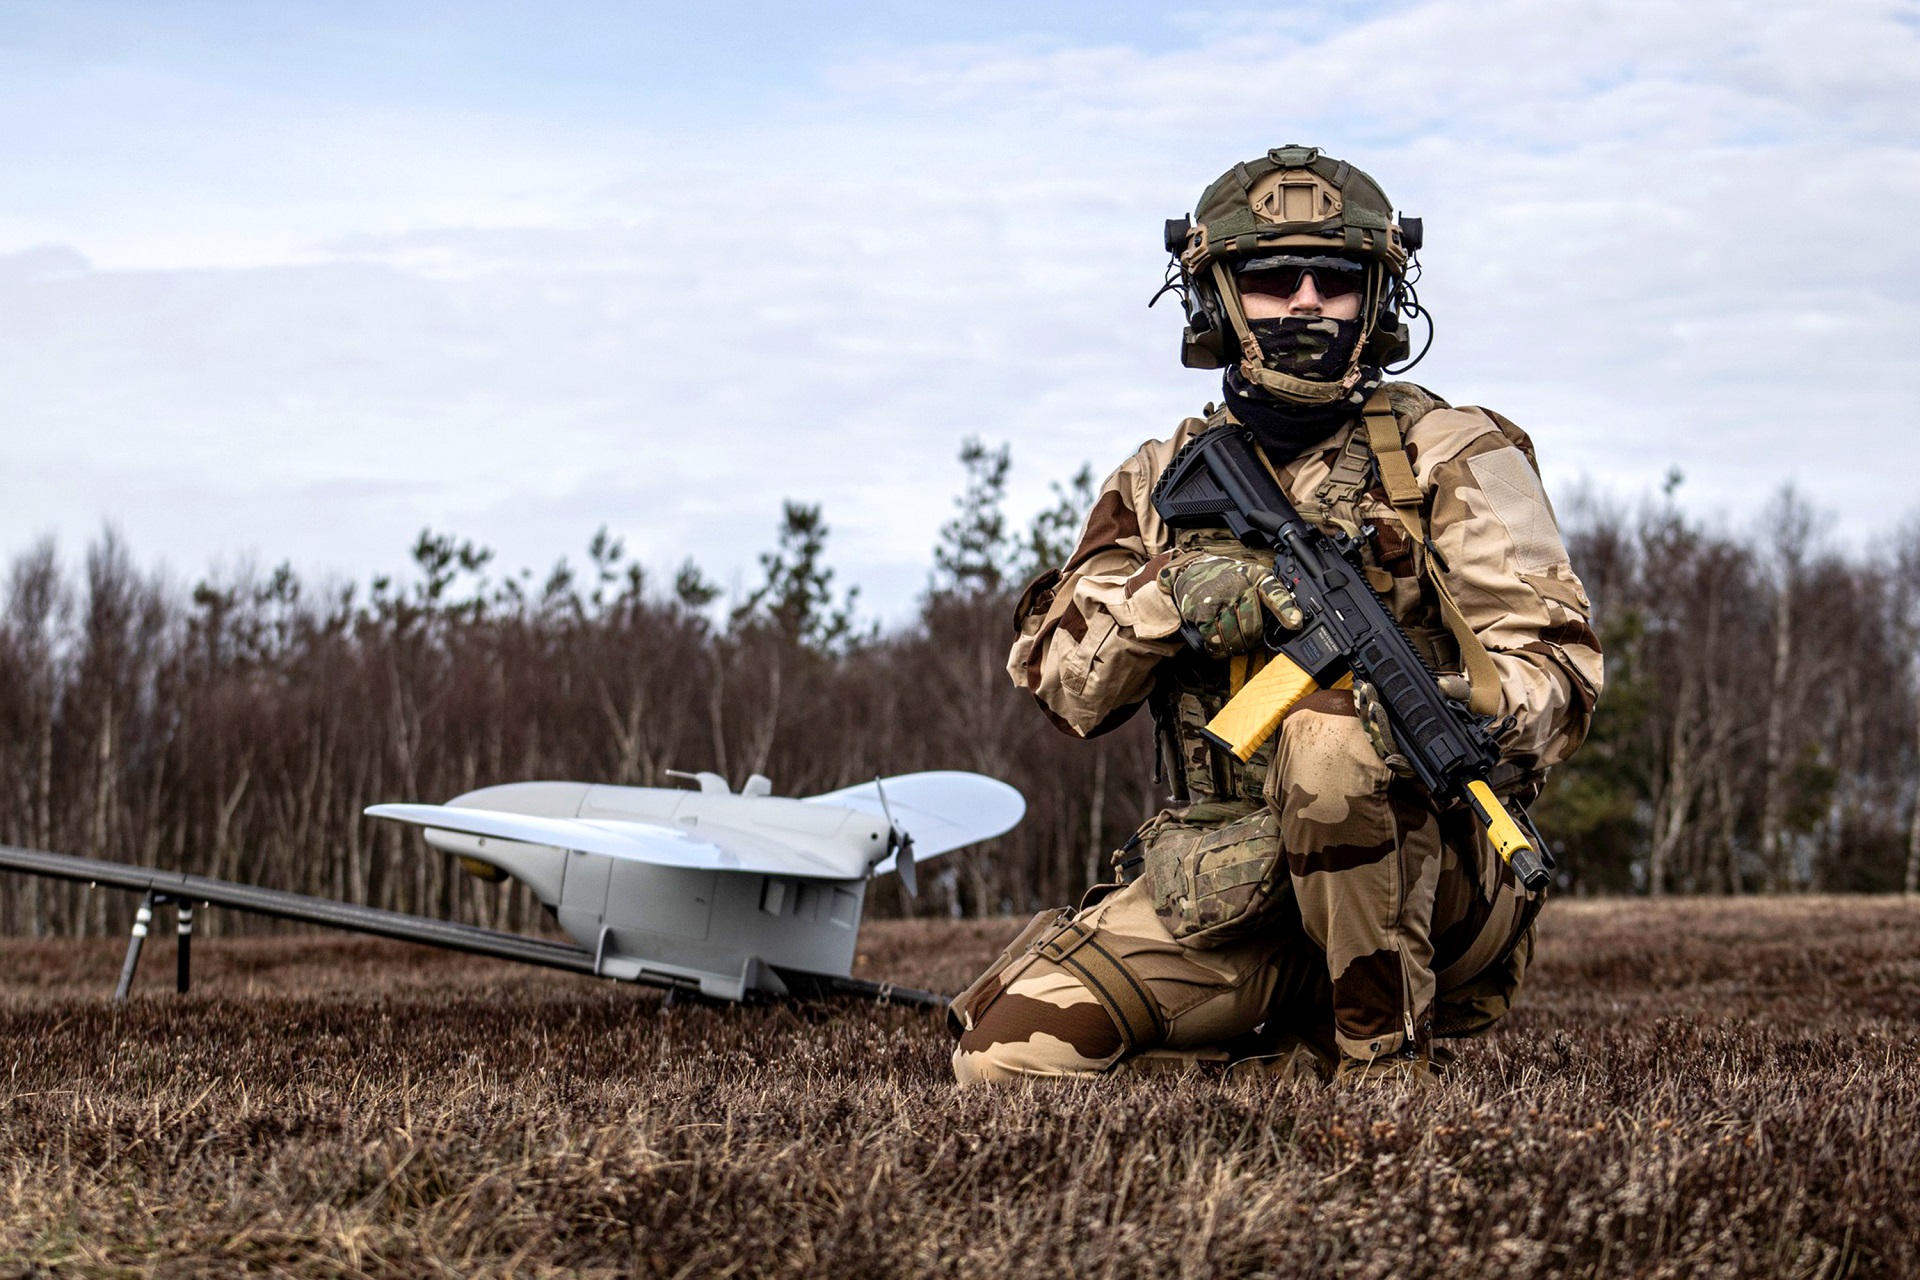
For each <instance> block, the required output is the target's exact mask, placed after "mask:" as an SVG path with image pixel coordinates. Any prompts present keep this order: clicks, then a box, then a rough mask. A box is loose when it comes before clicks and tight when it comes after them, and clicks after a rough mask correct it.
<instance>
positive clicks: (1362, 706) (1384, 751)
mask: <svg viewBox="0 0 1920 1280" xmlns="http://www.w3.org/2000/svg"><path fill="white" fill-rule="evenodd" d="M1353 708H1354V710H1356V711H1358V712H1359V713H1360V723H1361V724H1362V725H1363V726H1365V728H1366V730H1367V741H1368V742H1371V743H1372V744H1373V751H1374V754H1375V755H1377V756H1379V757H1380V759H1381V760H1383V761H1385V762H1386V766H1387V768H1389V769H1391V770H1393V771H1394V772H1395V773H1397V774H1399V775H1400V776H1401V777H1403V778H1410V777H1412V776H1413V765H1411V764H1410V763H1408V761H1407V758H1406V757H1405V756H1404V755H1402V754H1400V744H1399V743H1398V742H1395V741H1394V738H1393V727H1392V726H1391V725H1390V724H1388V723H1387V706H1386V704H1385V703H1384V702H1382V701H1380V691H1379V690H1378V689H1376V688H1374V687H1373V685H1372V684H1371V683H1370V682H1368V681H1366V680H1362V679H1361V678H1360V677H1359V676H1357V675H1356V676H1355V677H1354V679H1353Z"/></svg>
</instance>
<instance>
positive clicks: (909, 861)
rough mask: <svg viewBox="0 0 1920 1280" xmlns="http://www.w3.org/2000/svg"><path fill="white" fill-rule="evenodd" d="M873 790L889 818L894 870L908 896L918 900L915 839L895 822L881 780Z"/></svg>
mask: <svg viewBox="0 0 1920 1280" xmlns="http://www.w3.org/2000/svg"><path fill="white" fill-rule="evenodd" d="M873 789H874V792H875V793H876V794H877V795H878V796H879V797H880V812H881V813H883V814H885V815H886V818H887V852H888V853H890V854H892V855H894V857H893V869H894V870H895V871H897V872H899V873H900V883H901V884H903V885H905V886H906V888H907V896H908V897H909V898H917V897H919V896H920V884H919V876H918V875H916V874H915V873H914V866H913V837H912V836H911V835H908V834H907V832H906V831H905V830H903V829H902V828H901V827H900V824H899V823H897V822H895V821H894V820H893V809H892V807H891V806H890V805H888V804H887V791H886V788H885V787H882V786H881V785H880V779H879V778H875V779H874V780H873Z"/></svg>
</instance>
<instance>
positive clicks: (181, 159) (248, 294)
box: [0, 0, 1920, 622]
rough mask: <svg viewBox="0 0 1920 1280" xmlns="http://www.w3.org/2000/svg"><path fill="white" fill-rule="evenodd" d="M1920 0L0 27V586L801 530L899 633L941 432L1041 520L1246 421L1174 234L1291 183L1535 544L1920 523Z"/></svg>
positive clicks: (100, 16)
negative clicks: (413, 550) (1231, 190)
mask: <svg viewBox="0 0 1920 1280" xmlns="http://www.w3.org/2000/svg"><path fill="white" fill-rule="evenodd" d="M1917 91H1920V0H1825V2H1824V3H1818V4H1815V3H1777V2H1772V0H1738V2H1737V3H1736V2H1733V0H1691V2H1690V3H1687V4H1677V3H1675V4H1653V3H1633V2H1629V0H1553V2H1552V3H1546V2H1543V0H1410V2H1405V3H1334V4H1328V3H1324V2H1323V3H1317V4H1313V5H1302V4H1285V3H1280V4H1269V5H1266V6H1264V7H1261V8H1258V9H1201V8H1190V9H1179V8H1166V7H1163V6H1159V5H1151V6H1150V5H1145V4H1133V3H1103V4H1093V3H1064V4H1053V5H1047V6H1036V5H1030V4H1028V5H1015V4H1011V3H1000V2H998V0H990V2H985V3H982V2H975V3H969V4H966V5H952V6H944V5H932V4H924V3H908V2H901V3H883V2H881V0H863V2H859V3H848V4H837V5H833V6H830V7H829V6H819V7H815V6H794V5H779V4H772V3H736V2H730V0H720V2H718V3H708V4H703V5H700V6H687V5H672V6H669V5H653V4H641V3H626V4H616V3H604V2H596V3H588V2H585V0H545V2H543V3H540V4H531V3H524V4H506V3H489V2H487V0H468V2H466V3H462V4H459V5H457V6H456V5H454V4H451V3H447V4H440V3H424V2H417V3H409V2H407V0H389V2H387V3H361V2H358V0H331V2H328V3H316V2H312V0H277V2H276V3H274V4H271V5H267V4H259V3H234V2H215V0H197V2H188V0H136V2H133V3H118V2H107V0H58V2H57V3H56V2H55V0H0V431H4V435H0V439H4V440H5V441H6V453H5V459H6V466H7V470H8V473H9V476H10V480H11V483H10V484H9V485H8V486H7V491H6V492H7V495H8V499H9V500H8V501H7V502H6V503H4V504H0V555H11V554H15V553H18V552H19V551H21V550H23V549H24V548H26V547H27V546H29V545H30V544H31V543H32V542H33V541H34V540H35V539H36V538H38V537H41V536H44V535H46V534H48V533H52V534H54V535H56V536H57V537H58V539H59V541H60V545H61V546H62V548H63V549H64V551H65V552H66V553H67V554H69V555H70V556H71V555H74V554H76V553H77V552H78V550H79V549H80V548H81V547H83V546H84V545H85V544H86V543H87V542H88V540H89V539H91V538H93V537H96V536H97V535H98V533H99V531H100V530H101V529H102V528H103V527H104V526H106V525H107V524H111V525H113V526H115V527H116V528H118V529H119V530H120V531H121V532H122V533H123V534H124V536H125V538H126V540H127V542H128V543H129V544H130V546H131V548H132V550H133V552H134V554H135V556H136V557H137V558H139V559H142V560H143V561H145V562H147V563H150V564H161V565H164V566H165V568H166V571H167V572H168V573H169V574H170V575H172V576H173V577H175V578H177V579H178V580H180V581H182V582H190V581H192V580H194V579H196V578H198V577H200V576H202V575H205V574H207V573H209V572H215V573H219V574H227V575H231V574H233V573H236V572H239V571H240V570H241V567H242V566H244V565H246V564H248V563H254V564H259V565H263V566H270V565H272V564H274V563H278V562H279V561H281V560H283V559H285V560H290V561H291V562H292V563H293V564H294V565H295V566H296V567H297V568H299V569H300V570H301V571H302V572H303V573H305V574H308V575H310V576H326V575H333V576H336V577H339V578H345V579H356V580H361V581H364V580H365V579H366V578H367V577H368V576H369V575H371V574H373V573H376V572H380V573H399V574H402V575H404V573H405V570H406V567H407V549H408V547H410V546H411V544H412V542H413V539H414V538H415V536H416V535H417V534H418V533H419V531H420V530H421V529H422V528H428V527H430V528H433V529H435V530H439V531H443V532H449V533H453V534H456V535H458V536H461V537H466V538H472V539H474V540H475V541H478V542H480V543H483V544H485V545H488V546H490V547H492V548H494V549H495V550H496V552H497V553H498V557H499V560H500V562H501V563H502V564H504V565H506V566H508V567H519V566H523V565H524V566H531V567H533V568H534V569H535V570H536V571H537V572H544V570H545V568H546V567H547V566H548V565H550V564H551V563H552V562H553V561H554V560H555V559H557V558H558V557H560V556H562V555H571V556H572V557H573V558H574V559H575V561H576V562H577V561H578V560H579V559H580V558H581V554H582V549H583V548H584V547H585V545H586V543H587V541H588V539H589V538H590V537H591V536H592V534H593V532H594V530H596V529H597V528H599V527H601V526H602V525H604V526H606V527H608V528H609V529H610V530H611V532H612V533H614V534H615V535H617V536H620V537H622V538H624V540H625V542H626V545H627V547H628V549H629V550H630V551H631V552H632V553H633V554H634V555H635V556H636V557H637V558H638V559H639V560H640V561H641V562H642V563H644V564H645V565H647V566H648V567H649V568H651V569H653V570H655V571H656V573H657V574H659V575H662V576H665V575H668V574H670V573H671V570H672V567H673V566H675V565H677V564H679V563H680V562H681V561H682V560H684V559H686V558H687V557H689V556H691V557H693V558H694V559H695V560H696V561H697V562H698V563H699V564H700V565H701V566H702V567H703V568H704V569H705V570H706V572H707V573H708V575H709V576H710V577H712V578H714V579H716V580H718V581H719V582H721V583H722V584H724V585H726V586H728V587H729V588H730V589H731V590H733V591H734V592H736V593H738V592H741V591H744V590H746V589H748V588H750V587H751V586H752V585H753V583H754V582H755V581H756V579H757V572H758V571H757V567H756V556H757V554H758V553H759V552H760V551H762V550H764V549H766V548H767V547H768V546H770V545H771V543H772V540H773V537H774V532H775V529H776V528H777V525H778V523H779V519H780V509H781V503H782V502H783V501H784V500H788V499H792V500H797V501H804V502H817V503H820V504H821V505H822V506H823V507H824V510H825V516H826V520H827V522H828V524H829V526H830V527H831V529H832V536H831V540H830V544H829V559H830V561H831V563H832V564H833V565H834V566H835V567H836V568H837V569H838V571H839V580H840V581H841V582H842V583H856V584H858V585H859V586H860V587H861V589H862V593H863V594H862V605H863V608H864V609H865V611H866V613H867V614H868V615H869V616H871V617H875V618H878V619H881V620H883V621H889V622H893V621H899V620H901V619H903V618H905V617H906V616H908V615H909V614H910V613H911V612H912V609H913V607H914V602H915V599H916V597H917V596H918V595H919V593H920V592H921V591H923V590H924V588H925V586H926V581H927V572H928V567H929V565H930V562H931V549H932V547H933V544H934V542H935V540H936V538H937V536H938V531H939V528H940V525H941V524H942V523H943V522H944V521H945V520H947V519H948V518H949V517H950V516H951V514H952V510H953V496H954V495H955V494H956V493H957V492H958V491H959V489H960V486H961V483H962V473H961V468H960V464H959V462H958V459H957V455H958V452H959V449H960V446H961V443H962V441H963V440H964V439H965V438H967V437H968V436H978V437H980V438H981V439H983V440H985V441H986V442H987V443H989V444H992V445H997V444H1000V443H1006V444H1008V445H1009V446H1010V447H1011V449H1012V453H1013V459H1014V467H1013V479H1012V491H1011V497H1010V502H1009V507H1010V511H1011V513H1012V514H1013V515H1014V516H1016V517H1017V518H1022V519H1024V518H1025V517H1026V516H1027V515H1028V514H1030V513H1031V512H1033V511H1034V510H1037V509H1038V508H1040V507H1041V506H1043V505H1045V504H1046V503H1047V502H1048V501H1049V487H1050V485H1051V484H1052V483H1053V482H1056V481H1060V480H1064V479H1066V478H1067V477H1069V476H1070V475H1071V474H1072V473H1073V472H1074V471H1075V470H1077V469H1078V468H1079V467H1080V466H1081V465H1082V464H1083V463H1091V464H1092V466H1093V468H1094V470H1095V471H1096V472H1104V471H1105V470H1107V469H1110V468H1111V467H1112V466H1114V465H1116V464H1117V463H1118V462H1119V461H1120V460H1121V459H1123V458H1124V457H1125V456H1126V455H1127V454H1129V453H1130V452H1131V451H1132V450H1133V449H1134V448H1135V447H1137V446H1138V444H1139V443H1140V442H1141V441H1143V440H1145V439H1148V438H1150V437H1157V436H1164V435H1166V434H1168V433H1169V432H1170V431H1171V430H1172V429H1173V427H1174V426H1175V424H1176V423H1177V422H1178V421H1179V419H1180V418H1182V417H1184V416H1186V415H1188V414H1190V413H1194V412H1196V411H1198V409H1199V408H1200V406H1201V405H1202V404H1203V403H1204V402H1206V401H1208V400H1209V399H1213V398H1217V395H1218V381H1217V380H1218V375H1217V374H1212V373H1205V372H1199V371H1192V370H1185V369H1182V368H1181V367H1180V365H1179V361H1178V355H1177V352H1178V333H1179V319H1178V315H1177V309H1176V308H1174V307H1172V306H1169V305H1166V304H1163V305H1162V306H1160V307H1158V308H1156V309H1154V310H1151V311H1149V310H1148V309H1147V307H1146V301H1147V299H1148V297H1149V296H1150V295H1151V294H1152V293H1153V291H1154V289H1155V288H1156V287H1157V286H1158V284H1159V281H1160V278H1161V275H1162V272H1163V270H1164V267H1165V257H1164V253H1163V251H1162V249H1161V246H1160V235H1161V231H1160V228H1161V224H1162V222H1163V221H1164V220H1165V219H1166V218H1169V217H1178V216H1179V215H1181V214H1183V213H1186V212H1188V211H1189V210H1190V209H1191V208H1192V206H1193V203H1194V200H1195V198H1196V197H1197V195H1198V193H1199V192H1200V190H1201V189H1202V188H1203V187H1204V186H1205V185H1206V184H1207V183H1208V182H1209V181H1210V180H1212V179H1213V178H1214V177H1215V176H1217V175H1218V174H1219V173H1221V172H1222V171H1223V170H1225V169H1227V168H1229V167H1231V165H1232V164H1233V163H1234V162H1235V161H1237V160H1241V159H1245V158H1249V157H1252V156H1256V155H1259V154H1261V153H1263V152H1264V151H1265V150H1266V149H1267V148H1269V147H1272V146H1277V145H1282V144H1286V143H1295V142H1298V143H1302V144H1309V145H1318V146H1320V147H1322V148H1323V149H1325V150H1326V151H1328V152H1329V153H1331V154H1333V155H1336V156H1339V157H1341V158H1343V159H1347V160H1350V161H1352V162H1354V163H1355V164H1357V165H1359V166H1360V167H1361V168H1363V169H1365V170H1367V171H1368V172H1369V173H1371V174H1372V175H1373V176H1374V177H1375V178H1376V179H1378V180H1379V181H1380V183H1381V184H1382V186H1383V187H1384V188H1385V189H1386V191H1387V192H1388V193H1389V195H1390V196H1391V197H1392V198H1393V200H1394V201H1395V203H1396V205H1397V206H1398V207H1400V208H1401V209H1403V210H1405V211H1406V212H1407V213H1409V214H1414V215H1418V216H1420V217H1422V218H1423V219H1424V220H1425V225H1426V240H1427V248H1426V249H1425V250H1424V251H1423V252H1422V254H1421V258H1422V261H1423V264H1424V270H1425V276H1424V279H1423V281H1422V284H1421V295H1422V297H1423V299H1424V300H1425V301H1426V302H1427V304H1428V305H1429V307H1430V308H1431V310H1432V311H1433V312H1434V313H1435V315H1436V316H1437V319H1438V326H1439V327H1438V333H1437V337H1436V341H1435V343H1434V348H1433V352H1432V354H1431V355H1430V356H1429V357H1428V358H1427V360H1426V361H1425V362H1424V363H1423V364H1422V365H1421V366H1420V367H1419V369H1418V370H1416V371H1414V372H1413V373H1412V374H1410V375H1408V376H1410V377H1412V378H1414V379H1416V380H1418V381H1420V382H1421V383H1423V384H1424V385H1426V386H1429V387H1431V388H1432V389H1434V390H1435V391H1436V392H1438V393H1439V394H1441V395H1442V396H1444V397H1446V398H1447V399H1449V400H1450V401H1452V402H1453V403H1456V404H1483V405H1487V406H1490V407H1492V408H1496V409H1498V410H1500V411H1501V412H1503V413H1504V414H1506V415H1507V416H1508V417H1510V418H1513V419H1515V420H1516V421H1518V422H1519V423H1520V424H1521V425H1522V426H1524V427H1526V428H1527V429H1528V431H1529V432H1530V433H1531V434H1532V436H1533V438H1534V440H1535V442H1536V445H1537V446H1538V450H1539V453H1540V457H1541V462H1542V465H1543V468H1544V471H1545V475H1546V479H1547V483H1548V488H1549V491H1550V492H1551V493H1553V494H1555V495H1556V497H1558V498H1559V499H1560V501H1561V503H1562V506H1563V507H1564V506H1566V505H1567V501H1568V498H1569V497H1570V496H1571V495H1573V494H1576V493H1581V492H1586V493H1591V494H1596V495H1600V496H1602V497H1610V498H1611V499H1612V500H1615V501H1618V502H1621V503H1627V504H1631V503H1633V502H1636V501H1640V500H1642V499H1645V498H1647V497H1648V496H1650V495H1653V494H1655V493H1656V492H1657V491H1658V489H1659V487H1660V485H1661V482H1662V480H1663V479H1664V478H1665V477H1666V476H1667V474H1668V472H1669V470H1670V469H1671V468H1674V467H1678V468H1680V470H1681V471H1682V473H1683V474H1684V476H1685V480H1684V483H1683V484H1682V485H1681V486H1680V488H1679V490H1678V491H1677V496H1678V499H1679V500H1680V501H1681V502H1682V503H1683V504H1684V505H1686V506H1687V507H1688V508H1689V509H1690V510H1692V511H1694V512H1695V513H1697V514H1699V515H1700V516H1701V517H1702V518H1704V519H1709V520H1714V521H1719V522H1723V523H1725V524H1727V525H1728V526H1730V527H1737V528H1747V527H1750V525H1751V522H1752V521H1753V520H1754V519H1755V518H1757V516H1758V514H1759V512H1760V511H1761V510H1762V508H1763V507H1764V506H1765V504H1766V502H1767V500H1768V498H1770V497H1771V496H1772V495H1773V494H1774V493H1775V492H1776V491H1777V490H1778V489H1779V488H1780V487H1781V486H1782V485H1784V484H1788V483H1792V484H1794V485H1795V486H1797V487H1798V488H1799V489H1800V490H1801V491H1802V492H1803V493H1805V494H1806V495H1807V496H1808V497H1809V498H1811V499H1812V501H1813V502H1814V503H1815V504H1817V505H1818V506H1820V507H1821V508H1823V509H1824V510H1826V511H1827V512H1828V513H1830V514H1829V525H1828V527H1829V528H1830V530H1831V532H1830V535H1829V536H1830V537H1831V538H1832V539H1834V540H1835V542H1836V544H1837V545H1844V546H1848V547H1852V548H1856V549H1863V548H1864V549H1870V548H1871V547H1873V546H1874V545H1875V543H1876V541H1877V540H1879V539H1881V538H1882V537H1884V535H1885V534H1887V533H1888V532H1889V531H1891V530H1892V529H1893V528H1894V527H1896V526H1897V525H1898V524H1899V523H1900V522H1901V521H1902V520H1904V519H1907V518H1910V517H1911V516H1912V515H1913V514H1914V513H1915V512H1916V511H1917V510H1920V482H1917V481H1916V479H1915V477H1916V475H1920V433H1916V432H1915V430H1914V429H1913V425H1912V423H1911V421H1910V419H1911V414H1910V413H1909V412H1908V406H1910V405H1913V404H1915V403H1916V402H1920V385H1916V383H1917V380H1916V374H1915V356H1914V352H1915V350H1916V346H1917V345H1920V227H1916V225H1915V223H1916V214H1917V213H1920V113H1917V112H1916V111H1915V110H1914V107H1913V104H1914V103H1915V102H1916V101H1920V92H1917Z"/></svg>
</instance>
